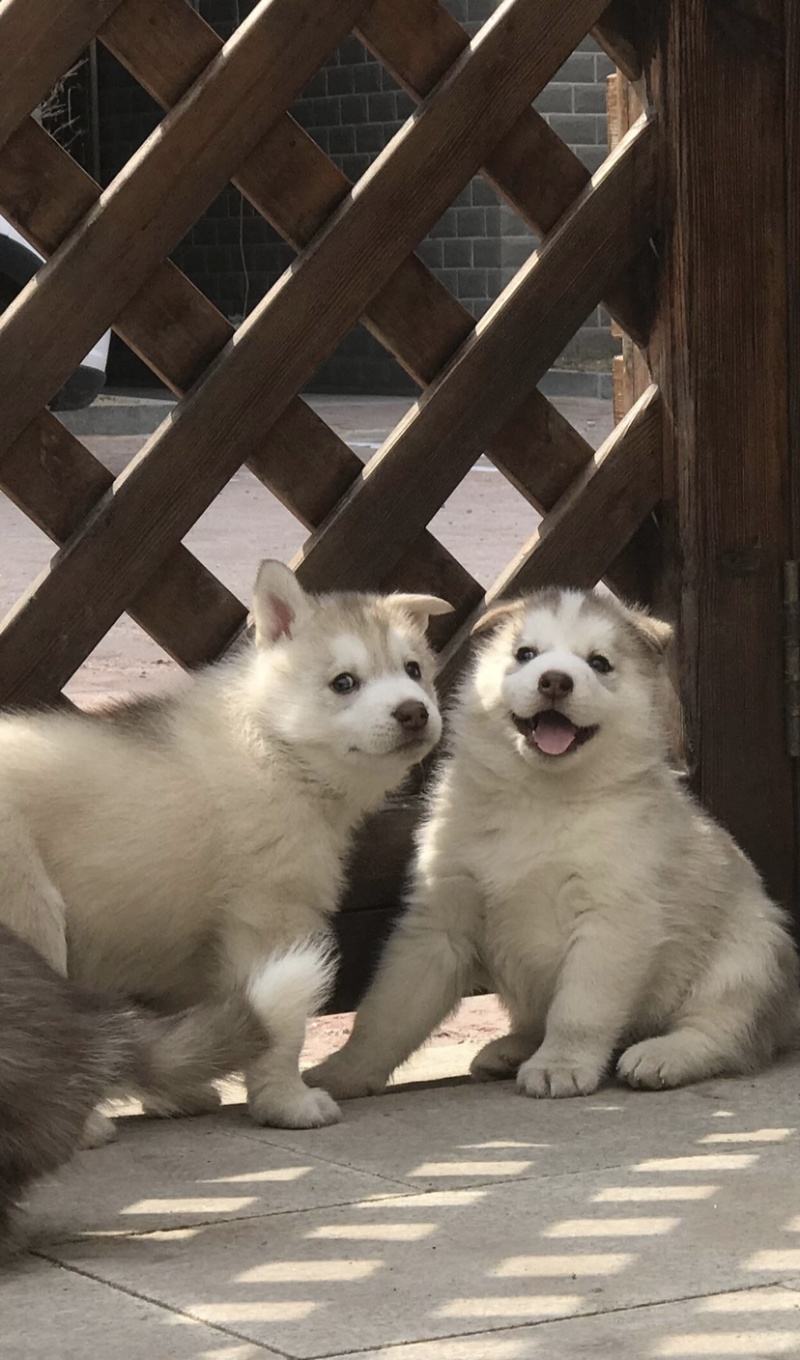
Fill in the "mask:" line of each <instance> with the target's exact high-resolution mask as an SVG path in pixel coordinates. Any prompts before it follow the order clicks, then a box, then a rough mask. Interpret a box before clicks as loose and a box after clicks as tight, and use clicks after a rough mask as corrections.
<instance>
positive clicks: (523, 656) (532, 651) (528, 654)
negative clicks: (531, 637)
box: [516, 647, 539, 666]
mask: <svg viewBox="0 0 800 1360" xmlns="http://www.w3.org/2000/svg"><path fill="white" fill-rule="evenodd" d="M538 655H539V653H538V652H537V650H536V648H535V647H520V648H519V650H518V651H517V653H516V659H517V661H518V662H519V664H520V666H524V665H525V662H526V661H535V660H536V658H537V656H538Z"/></svg>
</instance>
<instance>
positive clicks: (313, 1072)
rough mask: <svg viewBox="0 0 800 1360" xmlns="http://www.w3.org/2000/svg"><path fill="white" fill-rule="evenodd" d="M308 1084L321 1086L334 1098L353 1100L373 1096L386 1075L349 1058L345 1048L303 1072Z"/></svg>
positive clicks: (379, 1089)
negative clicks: (370, 1070) (368, 1068)
mask: <svg viewBox="0 0 800 1360" xmlns="http://www.w3.org/2000/svg"><path fill="white" fill-rule="evenodd" d="M303 1081H304V1082H305V1083H306V1085H308V1086H313V1087H322V1088H323V1090H325V1091H327V1092H328V1093H329V1095H332V1096H333V1097H334V1099H336V1100H355V1099H356V1098H357V1097H358V1096H374V1095H377V1094H378V1092H379V1091H382V1090H383V1088H384V1086H385V1085H386V1077H384V1076H382V1075H381V1074H380V1073H375V1072H369V1071H368V1070H367V1069H366V1068H362V1067H360V1066H359V1064H358V1063H357V1062H355V1061H352V1060H351V1059H350V1056H349V1054H346V1050H344V1049H342V1050H340V1052H339V1053H333V1054H331V1056H330V1058H326V1059H325V1062H323V1063H320V1064H319V1065H318V1066H317V1067H311V1068H309V1070H308V1071H307V1072H304V1073H303Z"/></svg>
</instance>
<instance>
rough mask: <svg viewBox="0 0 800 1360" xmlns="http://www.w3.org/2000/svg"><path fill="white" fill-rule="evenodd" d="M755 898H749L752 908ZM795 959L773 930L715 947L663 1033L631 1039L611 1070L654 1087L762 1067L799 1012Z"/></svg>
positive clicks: (633, 1083) (635, 1082)
mask: <svg viewBox="0 0 800 1360" xmlns="http://www.w3.org/2000/svg"><path fill="white" fill-rule="evenodd" d="M759 905H760V904H754V912H753V916H754V919H756V918H755V909H756V907H757V906H759ZM796 967H797V964H796V960H795V955H794V951H793V948H792V946H791V944H790V943H789V941H788V938H786V936H785V935H784V934H783V932H779V931H778V930H777V929H775V930H769V929H768V930H767V931H765V936H764V938H762V939H761V940H752V941H750V942H742V941H741V940H739V939H737V940H736V941H734V942H731V943H730V944H728V945H727V947H725V948H723V949H721V950H720V952H719V953H718V955H717V957H716V958H715V959H714V960H713V962H712V963H711V965H710V967H709V968H708V970H707V972H706V973H705V975H704V976H703V977H702V978H701V979H700V981H699V982H698V984H697V986H696V987H695V988H694V989H693V990H692V992H691V993H690V995H689V996H688V997H687V998H686V1000H685V1001H684V1003H683V1004H682V1005H681V1007H680V1008H679V1010H678V1013H677V1015H676V1016H675V1018H674V1020H673V1021H672V1023H671V1025H670V1026H669V1029H668V1031H667V1033H666V1034H661V1035H658V1036H656V1037H655V1038H652V1039H644V1040H643V1041H642V1042H641V1043H638V1044H633V1045H632V1046H631V1047H630V1048H628V1049H626V1051H625V1052H624V1053H623V1054H622V1057H621V1058H620V1060H619V1062H618V1064H617V1072H618V1074H619V1076H620V1077H621V1078H622V1080H623V1081H626V1082H627V1083H628V1084H629V1085H630V1086H636V1087H641V1088H645V1089H649V1090H660V1089H663V1088H664V1087H670V1086H684V1085H686V1084H687V1083H689V1082H693V1081H704V1080H706V1079H707V1078H709V1077H715V1076H733V1075H735V1074H737V1073H740V1072H752V1071H756V1070H757V1069H758V1068H759V1067H763V1066H764V1065H765V1064H766V1063H767V1062H769V1061H770V1060H771V1059H772V1058H773V1057H774V1056H775V1054H776V1052H777V1051H778V1050H779V1049H780V1048H781V1047H783V1046H784V1044H785V1041H786V1038H787V1036H788V1032H789V1031H788V1023H787V1022H789V1021H791V1019H793V1018H794V1016H795V1015H796V1013H797V1000H796V997H797V989H796V981H795V978H796Z"/></svg>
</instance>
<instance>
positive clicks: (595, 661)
mask: <svg viewBox="0 0 800 1360" xmlns="http://www.w3.org/2000/svg"><path fill="white" fill-rule="evenodd" d="M589 665H590V666H591V668H592V670H593V671H597V674H598V675H608V674H609V672H610V671H613V669H614V667H613V666H612V665H611V662H610V661H609V659H608V657H607V656H603V655H602V654H601V653H600V652H592V655H591V656H590V657H589Z"/></svg>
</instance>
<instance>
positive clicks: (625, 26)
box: [592, 0, 642, 82]
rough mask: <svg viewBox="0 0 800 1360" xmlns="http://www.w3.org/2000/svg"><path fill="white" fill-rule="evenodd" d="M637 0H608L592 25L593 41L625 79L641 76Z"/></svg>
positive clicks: (639, 77)
mask: <svg viewBox="0 0 800 1360" xmlns="http://www.w3.org/2000/svg"><path fill="white" fill-rule="evenodd" d="M637 4H638V0H611V4H610V5H609V6H608V7H607V9H605V10H604V11H603V13H602V14H601V15H600V18H599V19H598V21H597V23H596V24H595V25H594V28H593V29H592V37H593V38H594V40H595V42H597V43H599V44H600V46H601V47H602V48H603V49H604V50H605V51H606V52H607V53H608V55H609V56H610V58H611V60H612V61H613V62H614V63H615V65H616V66H618V67H619V69H620V71H621V72H622V74H623V75H624V76H625V78H626V79H627V80H632V81H634V82H636V81H637V80H640V79H641V76H642V56H641V37H642V35H641V34H640V32H639V27H640V26H639V22H638V14H637Z"/></svg>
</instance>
